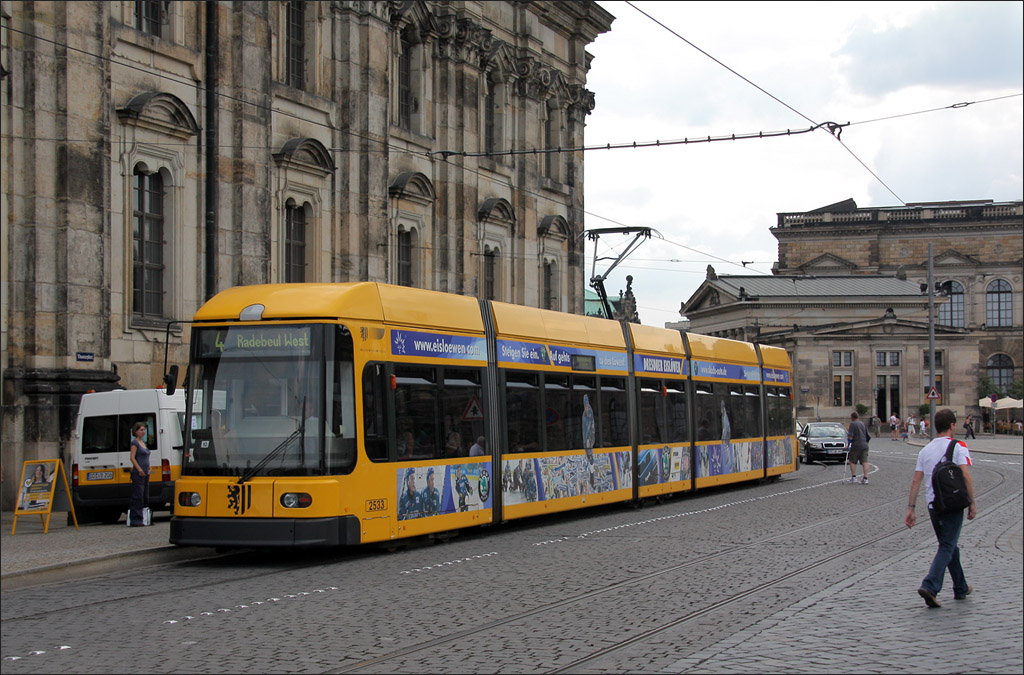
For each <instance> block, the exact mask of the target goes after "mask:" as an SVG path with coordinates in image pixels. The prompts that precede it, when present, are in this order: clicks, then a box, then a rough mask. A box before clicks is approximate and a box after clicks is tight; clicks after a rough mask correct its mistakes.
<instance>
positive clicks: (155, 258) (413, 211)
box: [0, 0, 613, 508]
mask: <svg viewBox="0 0 1024 675" xmlns="http://www.w3.org/2000/svg"><path fill="white" fill-rule="evenodd" d="M0 19H2V25H0V30H2V49H0V66H2V71H0V77H2V85H3V86H2V87H0V121H2V126H3V135H2V138H0V145H2V147H0V150H2V153H0V158H2V190H0V210H2V214H0V215H2V218H0V228H2V231H0V246H2V251H0V253H2V260H3V264H2V268H0V275H2V277H0V293H2V312H0V322H2V324H0V350H2V354H0V366H2V377H3V399H2V405H3V411H2V422H3V426H2V440H3V462H4V465H5V466H6V467H7V468H8V471H7V472H6V474H7V475H5V483H4V491H3V506H4V508H10V507H11V505H12V503H13V494H14V491H13V489H10V488H11V486H13V484H14V482H15V481H16V480H17V475H14V474H17V471H16V470H15V471H10V469H11V468H12V467H20V464H21V461H22V460H25V459H35V458H52V457H62V458H66V457H67V456H68V451H67V443H68V440H69V438H70V433H71V429H72V424H73V419H74V415H75V411H76V409H77V404H78V400H79V398H80V396H81V394H82V393H83V392H85V391H88V390H92V389H97V390H99V389H110V388H113V387H115V386H123V387H127V388H143V387H151V386H158V385H159V383H160V381H161V375H162V373H163V372H164V368H165V363H168V364H183V363H184V362H185V361H186V359H187V335H188V333H187V330H185V324H184V323H175V322H186V321H188V320H189V319H190V318H191V316H192V314H193V313H194V312H195V310H196V309H197V308H198V307H199V306H200V305H201V304H202V303H203V302H204V301H205V300H206V299H207V298H209V297H211V296H212V295H213V294H215V293H217V292H218V291H220V290H223V289H225V288H228V287H231V286H235V285H247V284H259V283H268V282H293V281H331V282H345V281H357V280H371V281H383V282H389V283H395V284H404V285H409V286H417V287H422V288H430V289H435V290H441V291H447V292H451V293H458V294H465V295H473V296H479V297H486V298H492V299H498V300H504V301H508V302H513V303H520V304H525V305H532V306H542V307H549V308H553V309H559V310H563V311H568V312H576V313H582V312H583V311H584V292H585V288H586V284H585V281H584V255H583V240H582V238H581V236H580V235H581V233H582V228H583V206H584V205H583V153H582V152H581V151H574V150H571V149H572V148H580V147H582V146H583V131H584V123H585V118H586V116H587V114H588V113H589V112H590V111H591V110H592V109H593V107H594V96H593V94H592V93H591V92H589V91H588V90H587V89H586V75H587V70H588V69H589V66H590V58H591V57H590V55H589V54H588V53H587V52H586V47H587V45H588V44H590V43H591V42H593V41H594V39H595V38H596V37H597V36H598V35H599V34H601V33H603V32H606V31H608V30H609V29H610V27H611V22H612V20H613V17H612V16H611V15H610V14H608V13H607V12H606V11H605V10H603V9H602V8H601V7H600V6H598V5H597V4H596V3H594V2H516V1H512V2H474V1H439V2H425V1H405V2H399V1H389V2H366V1H341V0H335V1H332V2H238V1H235V2H231V1H210V2H194V1H179V0H172V1H130V0H125V1H113V2H101V1H87V2H10V1H7V0H4V1H3V2H0ZM538 150H539V151H538ZM165 336H169V349H168V350H167V352H166V353H165ZM11 475H14V477H13V478H12V477H11Z"/></svg>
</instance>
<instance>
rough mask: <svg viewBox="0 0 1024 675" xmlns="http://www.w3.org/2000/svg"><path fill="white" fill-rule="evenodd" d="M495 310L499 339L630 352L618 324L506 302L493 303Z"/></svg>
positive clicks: (606, 320) (607, 320) (495, 323)
mask: <svg viewBox="0 0 1024 675" xmlns="http://www.w3.org/2000/svg"><path fill="white" fill-rule="evenodd" d="M491 307H492V309H493V313H494V325H495V328H497V331H498V336H499V337H516V338H523V339H527V340H539V341H548V340H550V341H553V342H581V343H586V344H592V345H597V346H600V347H614V348H618V349H625V348H626V340H625V338H624V337H623V335H622V324H620V323H619V322H618V321H611V320H609V319H600V318H597V317H593V316H582V315H580V314H566V313H564V312H555V311H553V310H550V309H538V308H537V307H524V306H523V305H511V304H508V303H504V302H492V303H491Z"/></svg>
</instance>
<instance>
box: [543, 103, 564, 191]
mask: <svg viewBox="0 0 1024 675" xmlns="http://www.w3.org/2000/svg"><path fill="white" fill-rule="evenodd" d="M561 145H562V112H561V110H560V109H559V108H557V107H556V106H555V104H554V102H551V103H549V104H548V116H547V119H546V120H545V121H544V148H545V149H546V150H552V149H556V148H559V147H561ZM561 158H562V155H561V153H558V152H545V153H544V175H545V176H546V177H548V178H550V179H551V180H553V181H555V182H558V181H560V180H561V175H560V174H561V172H560V171H559V169H560V168H561Z"/></svg>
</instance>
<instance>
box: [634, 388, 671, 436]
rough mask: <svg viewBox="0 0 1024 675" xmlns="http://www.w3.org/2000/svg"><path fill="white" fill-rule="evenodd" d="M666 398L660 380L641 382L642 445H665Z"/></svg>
mask: <svg viewBox="0 0 1024 675" xmlns="http://www.w3.org/2000/svg"><path fill="white" fill-rule="evenodd" d="M664 400H665V397H664V396H662V388H661V381H660V380H640V429H639V432H640V443H641V444H650V443H664V442H665V441H666V440H668V439H667V438H666V433H665V406H664Z"/></svg>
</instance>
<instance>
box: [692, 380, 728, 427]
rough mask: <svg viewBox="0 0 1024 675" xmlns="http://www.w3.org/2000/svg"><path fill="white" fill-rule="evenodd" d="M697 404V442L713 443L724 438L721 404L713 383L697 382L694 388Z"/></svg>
mask: <svg viewBox="0 0 1024 675" xmlns="http://www.w3.org/2000/svg"><path fill="white" fill-rule="evenodd" d="M694 394H695V395H696V403H697V440H698V441H711V440H715V439H716V438H721V437H722V421H721V419H722V418H721V411H720V409H721V403H719V399H718V398H717V397H716V396H715V393H714V391H713V390H712V386H711V383H709V382H697V383H696V385H695V386H694Z"/></svg>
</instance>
